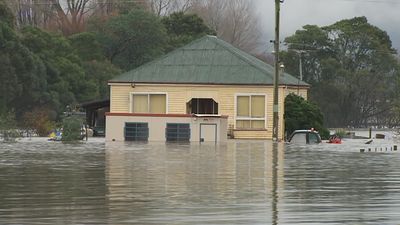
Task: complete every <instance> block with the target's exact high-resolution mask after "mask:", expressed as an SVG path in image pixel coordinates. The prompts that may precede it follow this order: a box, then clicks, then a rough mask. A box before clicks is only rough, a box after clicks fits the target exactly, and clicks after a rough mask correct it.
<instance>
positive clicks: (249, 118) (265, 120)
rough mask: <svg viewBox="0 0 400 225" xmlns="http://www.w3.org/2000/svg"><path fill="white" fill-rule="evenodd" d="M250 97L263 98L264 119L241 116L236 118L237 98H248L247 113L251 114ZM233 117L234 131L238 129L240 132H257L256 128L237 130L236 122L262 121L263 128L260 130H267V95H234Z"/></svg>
mask: <svg viewBox="0 0 400 225" xmlns="http://www.w3.org/2000/svg"><path fill="white" fill-rule="evenodd" d="M251 96H264V118H263V117H259V118H253V117H243V116H238V115H237V99H238V97H249V98H250V99H249V100H250V101H249V112H250V114H251ZM234 107H235V115H234V122H235V129H240V130H258V129H257V128H249V129H244V128H237V125H236V121H238V120H248V121H257V120H258V121H262V120H264V128H263V129H262V130H265V129H267V94H263V93H236V94H235V106H234Z"/></svg>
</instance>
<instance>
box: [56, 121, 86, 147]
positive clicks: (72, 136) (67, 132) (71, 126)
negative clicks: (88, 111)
mask: <svg viewBox="0 0 400 225" xmlns="http://www.w3.org/2000/svg"><path fill="white" fill-rule="evenodd" d="M62 124H63V134H62V138H61V140H62V141H63V142H73V141H79V140H82V139H83V134H82V124H83V121H82V118H79V117H77V116H68V117H66V118H64V119H63V123H62Z"/></svg>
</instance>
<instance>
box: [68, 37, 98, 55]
mask: <svg viewBox="0 0 400 225" xmlns="http://www.w3.org/2000/svg"><path fill="white" fill-rule="evenodd" d="M68 39H69V40H70V41H71V46H72V48H73V49H74V50H75V51H76V53H77V54H78V56H79V58H80V59H82V60H83V61H92V60H96V61H102V60H105V56H104V54H103V48H102V46H101V44H100V43H99V42H98V41H97V39H96V35H95V34H94V33H91V32H83V33H79V34H74V35H72V36H70V37H69V38H68Z"/></svg>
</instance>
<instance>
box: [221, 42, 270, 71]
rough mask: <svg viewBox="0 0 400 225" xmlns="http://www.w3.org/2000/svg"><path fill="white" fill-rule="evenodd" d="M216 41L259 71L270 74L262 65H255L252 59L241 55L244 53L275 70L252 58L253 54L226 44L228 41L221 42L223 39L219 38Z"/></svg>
mask: <svg viewBox="0 0 400 225" xmlns="http://www.w3.org/2000/svg"><path fill="white" fill-rule="evenodd" d="M214 41H215V42H217V43H218V44H220V45H221V46H222V47H223V48H224V49H226V50H227V51H229V52H231V53H233V54H235V55H236V56H238V57H239V58H240V59H241V60H243V61H245V62H247V63H249V64H250V65H251V66H253V67H255V68H257V69H258V70H261V71H262V72H268V71H267V70H266V68H263V67H261V66H260V65H257V64H255V63H254V62H253V61H252V59H249V58H247V57H245V56H244V55H243V54H241V53H244V54H246V55H247V56H250V57H252V58H253V59H254V60H257V61H259V62H260V63H262V64H263V65H265V66H267V67H268V66H270V67H271V68H273V67H272V66H271V65H269V64H267V63H265V62H263V61H261V60H260V59H258V58H257V57H254V56H252V55H251V54H249V53H247V52H245V51H243V50H240V49H239V48H236V47H235V46H233V45H231V44H230V43H228V42H226V41H224V40H221V39H219V38H214ZM237 51H240V52H237Z"/></svg>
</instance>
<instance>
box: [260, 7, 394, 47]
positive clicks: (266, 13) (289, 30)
mask: <svg viewBox="0 0 400 225" xmlns="http://www.w3.org/2000/svg"><path fill="white" fill-rule="evenodd" d="M253 1H255V3H256V5H257V11H258V15H259V16H260V18H261V22H262V26H263V27H264V28H265V29H264V30H263V33H264V34H265V36H266V38H268V39H274V26H275V0H253ZM356 16H365V17H367V19H368V21H369V23H371V24H373V25H375V26H377V27H379V28H380V29H382V30H385V31H386V32H387V33H388V34H389V36H390V38H391V40H392V42H393V47H394V48H397V49H398V52H400V0H285V1H284V3H282V4H281V27H280V29H281V32H280V35H281V40H283V39H284V38H285V37H287V36H290V35H292V34H294V32H295V31H296V30H298V29H301V27H302V26H304V25H306V24H313V25H318V26H325V25H331V24H333V23H335V22H337V21H339V20H342V19H350V18H353V17H356ZM272 48H273V47H272V44H270V46H268V51H270V50H272Z"/></svg>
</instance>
